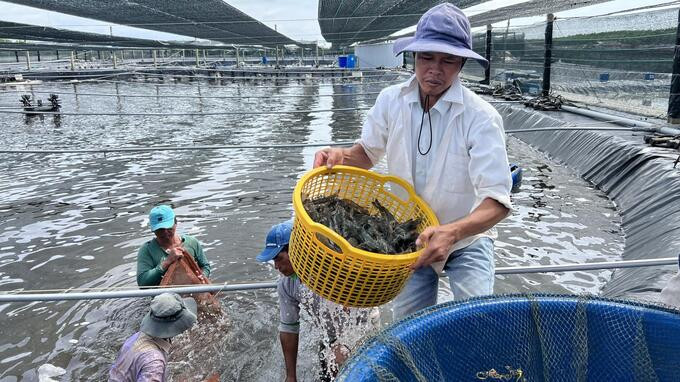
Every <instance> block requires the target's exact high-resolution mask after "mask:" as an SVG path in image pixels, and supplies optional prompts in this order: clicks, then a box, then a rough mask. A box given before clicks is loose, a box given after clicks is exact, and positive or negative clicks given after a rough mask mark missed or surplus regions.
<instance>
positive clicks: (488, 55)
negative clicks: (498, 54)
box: [482, 24, 492, 85]
mask: <svg viewBox="0 0 680 382" xmlns="http://www.w3.org/2000/svg"><path fill="white" fill-rule="evenodd" d="M491 38H492V36H491V24H487V26H486V57H485V58H486V61H487V62H488V64H487V66H486V68H485V69H484V80H483V81H482V83H483V84H486V85H489V84H490V83H491Z"/></svg>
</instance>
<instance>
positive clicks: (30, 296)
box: [0, 257, 678, 303]
mask: <svg viewBox="0 0 680 382" xmlns="http://www.w3.org/2000/svg"><path fill="white" fill-rule="evenodd" d="M677 264H678V258H677V257H665V258H657V259H644V260H623V261H611V262H596V263H586V264H561V265H535V266H519V267H498V268H496V270H495V274H496V275H501V274H504V275H507V274H524V273H551V272H570V271H583V270H598V269H618V268H638V267H648V266H666V265H673V266H677ZM123 288H128V287H109V288H107V289H119V290H117V291H108V292H75V293H73V292H71V293H34V292H39V290H17V291H5V292H4V293H0V303H7V302H30V301H64V300H97V299H113V298H139V297H151V296H156V295H159V294H161V293H168V292H169V293H203V292H229V291H244V290H252V289H272V288H276V283H274V282H264V283H248V284H231V285H230V284H228V283H226V282H225V283H223V284H209V285H199V286H186V285H181V286H172V287H168V288H145V289H134V290H120V289H123ZM130 288H131V287H130ZM95 289H97V290H101V289H102V288H101V287H96V288H78V289H77V290H95ZM69 290H76V289H69ZM45 291H49V290H45ZM61 292H65V291H64V290H61Z"/></svg>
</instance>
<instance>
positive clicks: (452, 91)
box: [400, 74, 463, 113]
mask: <svg viewBox="0 0 680 382" xmlns="http://www.w3.org/2000/svg"><path fill="white" fill-rule="evenodd" d="M400 89H401V92H402V94H403V95H404V97H405V98H406V101H407V103H409V104H411V103H419V102H420V97H419V95H418V80H417V79H416V76H415V74H414V75H412V76H411V78H409V79H408V80H407V81H406V82H404V83H402V84H401V85H400ZM442 101H443V102H442ZM454 103H457V104H461V105H462V104H463V86H462V85H461V84H460V78H456V79H455V80H454V81H453V83H452V84H451V87H450V88H449V89H448V90H447V91H446V92H444V95H442V96H441V98H439V100H438V101H437V103H436V104H435V105H434V108H435V109H436V110H437V111H438V112H440V113H445V112H446V111H447V110H448V109H449V107H451V104H454Z"/></svg>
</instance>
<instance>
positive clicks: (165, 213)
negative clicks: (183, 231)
mask: <svg viewBox="0 0 680 382" xmlns="http://www.w3.org/2000/svg"><path fill="white" fill-rule="evenodd" d="M149 225H150V226H151V231H155V230H157V229H160V228H172V226H173V225H175V212H174V211H173V210H172V208H170V206H166V205H160V206H156V207H154V208H152V209H151V212H149Z"/></svg>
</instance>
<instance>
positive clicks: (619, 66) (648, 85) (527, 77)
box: [463, 1, 680, 119]
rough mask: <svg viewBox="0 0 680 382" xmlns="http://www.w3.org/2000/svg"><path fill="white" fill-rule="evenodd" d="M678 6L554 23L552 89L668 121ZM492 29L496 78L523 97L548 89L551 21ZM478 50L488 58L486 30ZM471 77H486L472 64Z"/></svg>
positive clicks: (475, 44)
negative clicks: (545, 82) (546, 75)
mask: <svg viewBox="0 0 680 382" xmlns="http://www.w3.org/2000/svg"><path fill="white" fill-rule="evenodd" d="M677 4H680V3H678V2H677V1H670V2H665V3H659V4H657V5H653V6H641V7H636V8H634V9H633V10H635V11H637V12H623V11H616V12H610V13H608V14H605V15H599V16H591V15H587V16H579V17H568V18H560V17H559V14H558V15H557V17H556V18H555V21H554V22H553V24H552V27H553V29H552V33H553V38H552V50H551V61H550V67H549V69H550V81H551V82H550V89H551V90H552V91H554V92H555V93H557V94H560V95H562V96H564V97H565V98H566V99H568V100H572V101H578V102H581V103H586V104H590V105H598V106H602V107H606V108H609V109H614V110H620V111H624V112H629V113H635V114H641V115H645V116H649V117H659V118H663V119H666V118H667V116H668V108H669V96H670V92H669V88H670V84H671V77H672V72H673V59H674V55H675V50H676V48H677V47H676V33H677V29H678V8H677V7H674V8H668V9H659V6H675V5H677ZM510 24H511V23H510V22H509V23H508V25H507V26H504V27H498V28H493V29H492V33H491V55H490V62H491V68H492V69H491V74H490V79H491V81H492V82H495V83H497V84H515V85H518V86H519V88H520V90H521V91H522V93H523V94H524V95H530V96H533V95H538V94H539V93H541V92H542V90H543V80H544V78H543V76H544V71H545V70H546V64H545V49H546V48H545V46H546V42H545V32H546V27H547V25H548V24H547V22H546V21H543V22H540V23H533V24H530V25H521V26H512V27H511V26H510ZM473 47H474V49H475V51H476V52H477V53H479V54H481V55H482V56H484V55H485V54H486V52H485V50H486V32H480V33H475V34H474V36H473ZM463 74H464V76H467V77H468V78H472V79H475V80H480V79H483V78H484V76H485V74H484V71H483V69H482V68H480V67H477V66H476V65H466V66H465V68H464V73H463Z"/></svg>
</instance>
